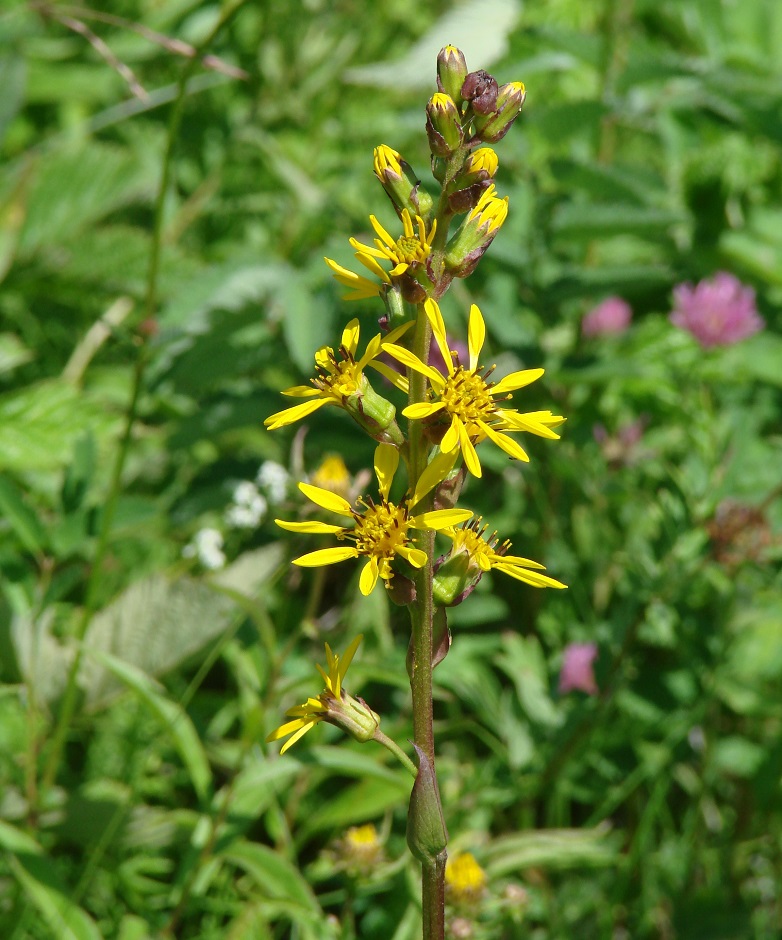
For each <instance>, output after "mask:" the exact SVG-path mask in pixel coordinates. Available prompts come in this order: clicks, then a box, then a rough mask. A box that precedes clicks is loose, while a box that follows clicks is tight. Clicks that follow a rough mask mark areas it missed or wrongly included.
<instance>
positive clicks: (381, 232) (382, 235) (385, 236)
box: [369, 214, 410, 249]
mask: <svg viewBox="0 0 782 940" xmlns="http://www.w3.org/2000/svg"><path fill="white" fill-rule="evenodd" d="M407 218H408V220H409V219H410V216H409V214H408V217H407ZM369 221H370V222H371V224H372V228H373V229H374V230H375V232H377V234H378V236H379V237H380V238H381V239H382V240H383V241H384V242H385V243H386V245H388V247H389V248H391V249H393V248H395V247H396V242H395V241H394V239H393V238H392V237H391V236H390V235H389V234H388V232H387V231H386V230H385V229H384V228H383V226H382V225H381V224H380V222H378V220H377V217H376V216H374V215H371V216H370V217H369ZM403 224H404V222H403Z"/></svg>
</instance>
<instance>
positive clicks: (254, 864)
mask: <svg viewBox="0 0 782 940" xmlns="http://www.w3.org/2000/svg"><path fill="white" fill-rule="evenodd" d="M219 857H220V858H223V859H224V860H225V861H227V862H230V863H231V864H233V865H236V866H237V867H239V868H241V869H242V870H243V871H245V872H247V874H248V875H250V876H251V877H252V878H253V879H254V880H255V882H256V883H257V885H258V887H259V888H260V890H261V891H262V892H263V894H264V895H265V896H266V897H269V898H274V899H278V900H287V901H291V902H292V903H294V904H297V905H300V906H301V907H302V908H304V909H305V910H307V911H309V912H310V913H312V914H314V915H319V916H322V911H321V909H320V905H319V904H318V902H317V900H316V899H315V896H314V895H313V893H312V890H311V889H310V886H309V885H308V884H307V882H306V881H305V879H304V878H303V876H302V875H301V873H300V872H299V871H298V870H297V869H296V868H295V867H294V866H293V865H292V864H291V863H290V862H289V861H288V859H287V858H284V857H283V856H282V855H280V854H279V852H275V851H274V850H273V849H270V848H269V847H268V846H265V845H260V844H259V843H257V842H245V841H244V840H241V841H239V842H234V843H232V844H231V845H230V846H228V848H226V849H224V850H223V851H222V852H221V853H220V856H219Z"/></svg>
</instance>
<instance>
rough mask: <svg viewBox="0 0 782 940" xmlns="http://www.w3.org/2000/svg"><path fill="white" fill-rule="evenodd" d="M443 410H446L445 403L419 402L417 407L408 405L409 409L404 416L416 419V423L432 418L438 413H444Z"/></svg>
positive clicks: (404, 412)
mask: <svg viewBox="0 0 782 940" xmlns="http://www.w3.org/2000/svg"><path fill="white" fill-rule="evenodd" d="M443 408H445V402H442V401H435V402H427V401H422V402H418V403H417V404H415V405H408V406H407V408H405V409H404V411H403V412H402V414H403V415H404V416H405V417H406V418H414V419H415V420H416V421H421V420H423V419H424V418H431V417H432V415H435V414H437V412H438V411H442V410H443Z"/></svg>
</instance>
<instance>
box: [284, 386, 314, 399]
mask: <svg viewBox="0 0 782 940" xmlns="http://www.w3.org/2000/svg"><path fill="white" fill-rule="evenodd" d="M281 394H283V395H287V396H288V398H312V397H313V395H322V394H323V393H322V392H321V390H320V389H319V388H313V387H312V386H311V385H292V386H291V387H290V388H286V389H284V390H283V391H282V393H281Z"/></svg>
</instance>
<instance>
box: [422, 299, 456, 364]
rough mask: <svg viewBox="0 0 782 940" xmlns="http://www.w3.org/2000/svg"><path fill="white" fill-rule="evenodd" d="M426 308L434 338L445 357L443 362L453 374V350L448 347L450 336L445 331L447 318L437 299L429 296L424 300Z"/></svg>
mask: <svg viewBox="0 0 782 940" xmlns="http://www.w3.org/2000/svg"><path fill="white" fill-rule="evenodd" d="M424 310H425V312H426V316H427V319H428V320H429V322H430V323H431V324H432V333H433V334H434V338H435V340H436V342H437V345H438V347H439V348H440V353H441V355H442V357H443V362H444V363H445V365H446V367H447V369H448V374H449V375H453V372H454V366H453V358H452V356H451V350H450V349H449V348H448V336H447V334H446V331H445V320H443V315H442V313H441V312H440V307H439V305H438V304H437V302H436V301H434V300H432V299H431V298H427V299H426V300H425V301H424Z"/></svg>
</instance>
